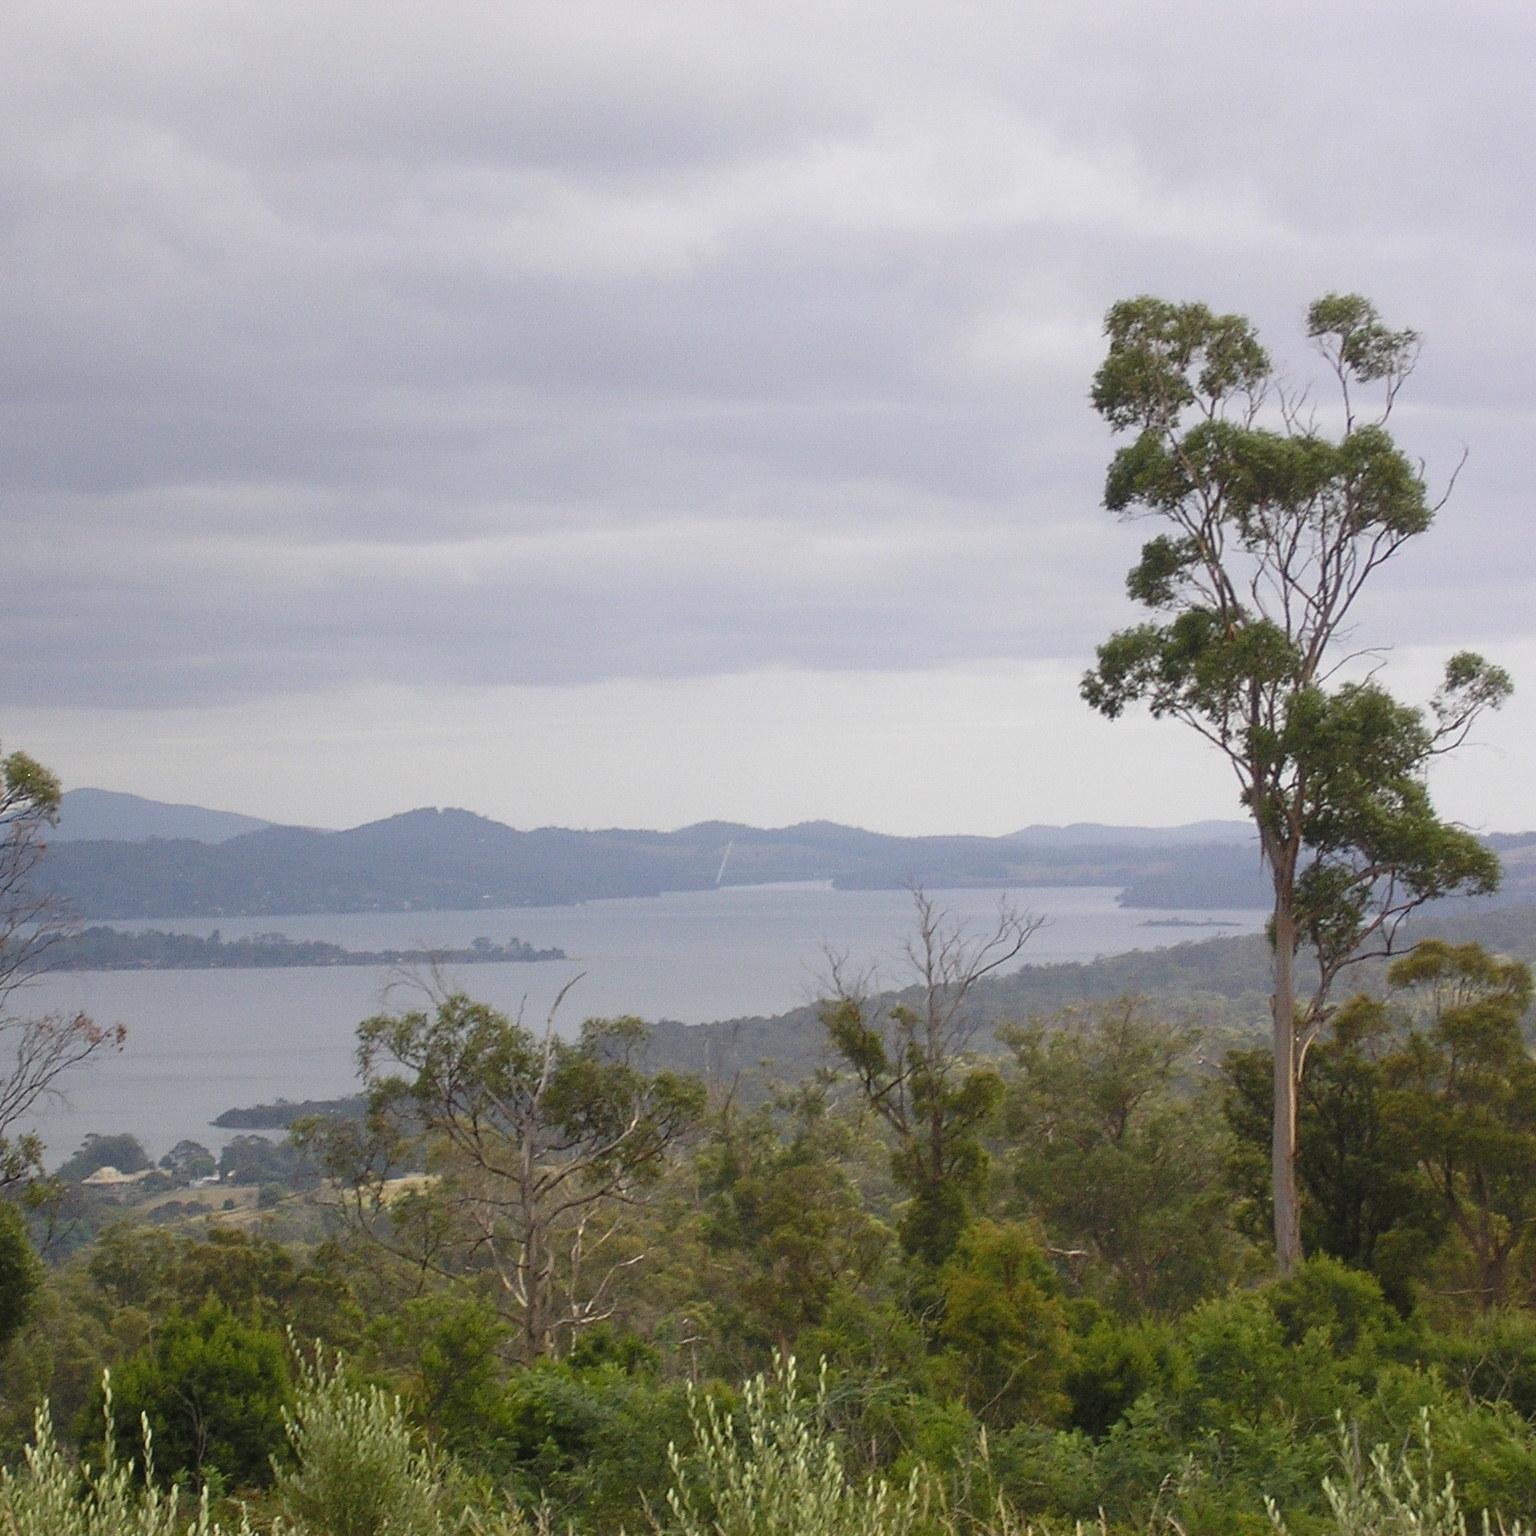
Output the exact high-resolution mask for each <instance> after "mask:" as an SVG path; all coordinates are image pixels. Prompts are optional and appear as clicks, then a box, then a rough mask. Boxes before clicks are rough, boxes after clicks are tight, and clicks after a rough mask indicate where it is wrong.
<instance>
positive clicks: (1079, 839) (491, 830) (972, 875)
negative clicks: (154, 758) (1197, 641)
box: [46, 792, 1536, 918]
mask: <svg viewBox="0 0 1536 1536" xmlns="http://www.w3.org/2000/svg"><path fill="white" fill-rule="evenodd" d="M77 793H78V792H77ZM148 803H149V804H153V802H148ZM173 809H176V810H179V811H180V810H188V809H190V810H195V809H196V808H195V807H192V808H186V807H176V808H173ZM208 814H210V815H220V814H223V813H208ZM1499 842H1501V843H1505V844H1508V847H1506V848H1505V849H1503V850H1501V851H1503V853H1504V857H1505V859H1506V862H1507V863H1508V865H1509V867H1510V871H1511V877H1512V878H1511V881H1510V885H1511V888H1512V892H1519V891H1522V890H1523V891H1526V892H1527V893H1530V892H1536V834H1530V835H1528V836H1526V837H1524V838H1501V839H1499ZM727 850H729V856H728V857H727ZM722 865H723V868H722ZM46 874H47V878H48V879H49V880H50V882H51V883H52V885H53V888H54V889H55V891H56V892H57V894H58V895H59V896H61V897H62V898H63V899H64V900H65V901H66V902H67V903H68V904H69V906H70V907H71V909H72V910H73V911H75V912H76V913H77V914H78V915H79V916H81V917H83V918H105V917H118V918H162V917H197V916H210V917H219V916H230V915H238V914H249V915H253V916H276V915H280V914H292V913H305V912H366V911H419V910H434V909H436V910H443V909H457V910H465V909H474V908H483V907H503V906H555V905H561V904H565V903H570V902H577V901H587V900H594V899H598V898H602V897H615V896H654V895H659V894H661V893H663V892H666V891H685V890H705V889H708V888H710V887H711V886H713V885H715V884H716V883H717V881H719V882H720V883H723V884H726V885H740V884H756V883H761V882H766V881H799V880H807V881H821V880H826V881H831V882H833V883H834V884H836V885H838V886H841V887H844V888H848V889H896V888H901V887H903V886H907V885H912V884H923V885H927V886H930V887H934V888H942V887H946V886H950V887H954V886H1026V885H1115V886H1122V887H1124V888H1125V889H1126V895H1125V898H1124V899H1125V900H1126V902H1127V904H1128V905H1133V906H1165V907H1172V908H1185V909H1189V910H1194V909H1198V908H1214V907H1242V906H1261V905H1263V904H1264V901H1265V896H1266V891H1265V882H1264V880H1263V877H1262V873H1261V871H1260V869H1259V862H1258V856H1257V850H1256V848H1255V847H1254V845H1253V842H1252V838H1251V836H1250V835H1249V833H1248V830H1247V828H1246V826H1245V825H1244V824H1243V823H1241V822H1200V823H1196V824H1195V825H1193V826H1191V827H1187V828H1140V827H1107V826H1100V825H1097V824H1085V825H1082V826H1079V827H1066V828H1060V827H1029V828H1026V829H1024V830H1022V831H1020V832H1016V833H1011V834H1008V835H1005V836H1002V837H975V836H934V837H894V836H889V835H886V834H884V833H878V832H869V831H865V830H863V829H861V828H858V827H845V826H841V825H838V824H837V823H835V822H826V821H814V822H803V823H800V824H797V825H795V826H789V827H777V828H763V827H750V826H745V825H742V824H739V823H735V822H723V821H710V822H700V823H697V824H696V825H693V826H689V827H683V828H680V829H678V830H677V831H673V832H659V831H647V830H643V829H631V828H607V829H601V830H595V831H594V830H574V829H570V828H562V827H540V828H535V829H532V830H526V831H524V830H519V829H517V828H514V827H509V826H506V825H504V824H503V823H501V822H497V821H492V820H490V819H489V818H487V817H484V816H479V815H476V814H474V813H473V812H471V811H465V810H454V809H447V810H438V809H420V810H413V811H406V812H404V813H402V814H401V815H398V816H390V817H387V818H385V819H384V820H382V821H373V822H367V823H365V824H363V825H362V826H357V827H351V828H349V829H347V830H345V831H341V832H323V831H316V830H313V829H308V828H301V827H280V826H268V825H260V826H258V827H257V828H255V829H254V830H249V831H244V832H242V833H240V834H239V835H237V836H233V837H227V838H225V839H223V840H221V841H213V840H198V839H194V838H192V837H189V836H182V837H176V838H165V837H151V838H149V839H148V840H135V841H130V840H126V839H123V838H116V839H93V840H83V841H81V840H77V841H70V840H67V839H66V840H64V841H62V842H59V843H56V845H55V846H54V847H53V848H52V849H51V850H50V853H49V857H48V859H47V861H46Z"/></svg>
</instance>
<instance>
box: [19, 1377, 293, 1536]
mask: <svg viewBox="0 0 1536 1536" xmlns="http://www.w3.org/2000/svg"><path fill="white" fill-rule="evenodd" d="M102 1403H103V1414H104V1417H105V1420H106V1425H107V1434H106V1441H105V1446H104V1453H103V1458H102V1465H101V1467H100V1469H99V1470H97V1469H95V1468H93V1467H91V1466H90V1465H86V1466H84V1467H79V1468H77V1467H75V1466H73V1465H72V1464H71V1463H70V1462H69V1461H67V1460H66V1459H65V1457H64V1454H63V1452H62V1451H61V1450H60V1449H59V1443H58V1440H57V1438H56V1437H55V1435H54V1432H53V1420H52V1419H51V1418H50V1416H49V1413H48V1409H47V1407H46V1405H45V1406H44V1407H42V1408H40V1409H39V1410H38V1414H37V1419H36V1421H35V1424H34V1430H33V1439H32V1444H31V1445H30V1446H28V1448H27V1450H26V1454H25V1457H24V1459H23V1461H22V1464H21V1466H20V1467H17V1468H15V1469H11V1468H6V1469H4V1470H0V1532H4V1533H5V1536H226V1533H225V1531H224V1530H223V1528H221V1527H220V1526H219V1525H217V1524H216V1523H215V1522H214V1521H213V1520H212V1518H211V1517H210V1515H209V1512H208V1493H207V1489H206V1487H205V1488H204V1490H203V1496H202V1498H201V1500H200V1501H199V1502H198V1504H197V1505H196V1506H195V1507H194V1508H193V1509H191V1510H189V1509H188V1508H187V1507H186V1506H185V1505H184V1504H183V1502H182V1499H181V1490H180V1489H179V1488H174V1487H173V1488H172V1489H171V1490H170V1491H169V1492H168V1493H167V1492H165V1491H163V1490H162V1489H160V1488H159V1487H157V1486H156V1483H155V1476H154V1446H153V1440H152V1437H151V1432H150V1428H149V1425H148V1423H147V1422H146V1423H144V1424H143V1426H142V1427H143V1435H144V1462H143V1475H142V1476H141V1475H140V1472H139V1470H138V1469H137V1468H135V1466H134V1463H133V1462H132V1461H122V1460H120V1459H119V1458H118V1455H117V1452H116V1448H115V1446H114V1442H113V1436H112V1394H111V1391H110V1389H109V1388H106V1387H104V1388H103V1393H102ZM146 1484H147V1486H146ZM228 1536H251V1529H250V1526H249V1524H248V1523H247V1522H246V1520H245V1517H244V1516H243V1515H242V1516H241V1520H240V1525H239V1527H238V1529H237V1530H234V1531H230V1532H228ZM273 1536H279V1533H278V1532H274V1533H273Z"/></svg>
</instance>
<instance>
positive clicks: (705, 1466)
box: [667, 1357, 923, 1536]
mask: <svg viewBox="0 0 1536 1536" xmlns="http://www.w3.org/2000/svg"><path fill="white" fill-rule="evenodd" d="M826 1392H827V1388H826V1372H825V1369H823V1371H822V1374H821V1376H820V1378H819V1379H818V1382H817V1388H816V1395H815V1396H814V1397H813V1398H811V1399H810V1400H809V1401H807V1400H806V1398H805V1397H804V1396H803V1395H802V1393H801V1391H800V1386H799V1380H798V1377H797V1375H796V1372H795V1362H794V1359H793V1357H790V1358H787V1359H781V1361H780V1363H779V1365H778V1368H777V1371H776V1374H775V1379H774V1381H773V1382H772V1383H770V1382H769V1381H768V1380H767V1378H766V1377H764V1376H761V1375H760V1376H756V1377H754V1378H753V1379H752V1380H751V1381H749V1382H748V1383H747V1385H746V1387H745V1389H744V1391H743V1401H742V1409H741V1418H740V1422H739V1423H737V1422H734V1421H733V1420H731V1419H730V1418H729V1417H727V1416H726V1415H725V1414H724V1413H722V1411H721V1410H720V1407H719V1405H718V1404H717V1403H715V1402H714V1401H713V1400H705V1401H704V1403H703V1406H702V1409H701V1408H700V1407H699V1403H698V1400H697V1399H694V1400H693V1412H692V1421H693V1433H694V1442H695V1446H694V1455H693V1459H692V1461H691V1463H690V1462H688V1461H685V1460H684V1458H683V1457H682V1456H681V1455H680V1454H679V1453H678V1451H677V1449H676V1447H675V1446H674V1447H671V1448H669V1452H668V1460H669V1461H670V1463H671V1467H672V1487H671V1489H670V1490H669V1491H668V1494H667V1505H668V1507H669V1508H670V1510H671V1512H672V1527H671V1530H672V1532H673V1533H674V1536H908V1533H910V1532H913V1531H914V1530H915V1529H916V1528H917V1525H918V1522H919V1520H920V1518H921V1516H922V1513H923V1498H922V1493H921V1487H920V1483H919V1478H918V1475H917V1474H916V1473H914V1474H913V1476H912V1478H911V1480H910V1481H909V1482H908V1484H907V1486H906V1488H905V1489H903V1490H899V1491H898V1490H893V1489H892V1488H891V1486H890V1485H889V1484H888V1483H886V1482H885V1481H884V1480H881V1479H874V1478H872V1479H870V1480H869V1481H868V1482H865V1483H862V1484H860V1483H853V1482H850V1481H849V1479H848V1478H847V1476H846V1475H845V1473H844V1471H843V1459H842V1455H841V1453H840V1452H839V1450H838V1447H837V1443H836V1441H835V1440H833V1438H832V1437H831V1435H830V1434H828V1432H827V1430H826V1427H825V1426H826Z"/></svg>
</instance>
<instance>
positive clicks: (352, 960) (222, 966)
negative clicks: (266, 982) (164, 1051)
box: [48, 926, 569, 971]
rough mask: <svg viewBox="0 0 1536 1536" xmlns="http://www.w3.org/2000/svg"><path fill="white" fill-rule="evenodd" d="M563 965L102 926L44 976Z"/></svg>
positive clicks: (520, 956)
mask: <svg viewBox="0 0 1536 1536" xmlns="http://www.w3.org/2000/svg"><path fill="white" fill-rule="evenodd" d="M568 958H569V956H568V955H567V954H566V953H565V951H564V950H563V949H535V948H534V946H533V945H531V944H526V943H524V942H523V940H522V939H518V938H510V939H508V940H507V941H506V942H505V943H504V944H497V943H494V942H493V941H492V940H490V939H486V938H478V939H475V940H474V941H473V942H472V943H471V944H470V945H469V947H468V948H466V949H344V948H343V947H342V946H341V945H340V944H328V943H326V942H325V941H324V940H322V939H290V938H289V937H288V936H287V935H286V934H282V933H258V934H254V935H252V936H251V937H250V938H244V939H225V938H224V937H223V936H222V935H221V934H220V933H219V932H218V930H217V929H215V930H214V931H213V932H212V933H211V934H209V935H207V937H203V936H202V935H200V934H195V933H167V932H165V931H164V930H162V929H159V928H146V929H144V930H143V931H142V932H137V933H130V932H127V931H125V930H124V929H121V928H108V927H105V926H102V927H95V928H86V929H84V930H83V931H81V932H80V933H75V934H70V935H69V936H68V937H67V938H62V939H60V940H59V941H58V942H57V943H56V944H54V945H52V946H51V947H50V949H49V953H48V969H50V970H55V971H204V970H254V969H261V968H269V967H271V968H275V967H283V966H313V965H491V964H501V963H506V962H509V961H511V962H516V963H523V962H527V961H535V960H566V959H568Z"/></svg>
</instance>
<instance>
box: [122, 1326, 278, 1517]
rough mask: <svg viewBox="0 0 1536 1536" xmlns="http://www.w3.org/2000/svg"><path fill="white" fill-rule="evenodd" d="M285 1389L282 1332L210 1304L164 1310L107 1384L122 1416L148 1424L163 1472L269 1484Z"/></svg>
mask: <svg viewBox="0 0 1536 1536" xmlns="http://www.w3.org/2000/svg"><path fill="white" fill-rule="evenodd" d="M289 1396H290V1388H289V1375H288V1358H287V1353H286V1351H285V1349H284V1345H283V1340H282V1338H281V1336H280V1335H278V1334H275V1333H272V1332H270V1331H267V1330H264V1329H261V1328H256V1327H252V1326H251V1325H250V1324H247V1323H242V1322H241V1321H240V1320H239V1319H238V1318H236V1317H234V1316H233V1315H232V1314H231V1313H230V1312H229V1311H228V1310H227V1309H226V1308H225V1307H223V1306H222V1305H220V1304H219V1303H217V1302H208V1303H206V1304H205V1305H204V1306H202V1307H201V1308H199V1309H198V1311H196V1312H195V1313H192V1314H190V1315H187V1314H178V1315H173V1316H172V1317H171V1318H170V1319H169V1320H168V1321H167V1322H166V1323H165V1324H164V1326H163V1327H162V1328H161V1330H160V1333H159V1336H158V1337H157V1338H156V1339H155V1341H154V1343H153V1344H152V1345H150V1346H148V1347H147V1348H145V1349H143V1350H141V1351H140V1352H139V1353H137V1354H135V1355H133V1356H132V1357H131V1358H130V1359H128V1360H127V1361H125V1362H124V1363H123V1365H122V1366H121V1367H120V1368H119V1370H118V1371H117V1373H116V1378H115V1382H114V1386H113V1401H114V1403H115V1406H116V1410H117V1412H118V1414H119V1415H120V1416H121V1417H122V1419H124V1420H125V1421H126V1422H128V1423H134V1422H137V1420H138V1419H139V1418H141V1417H142V1418H143V1419H144V1420H145V1422H146V1423H147V1424H148V1425H149V1427H150V1430H151V1432H152V1433H153V1435H154V1440H155V1445H156V1448H157V1450H156V1455H157V1464H158V1467H159V1470H160V1471H161V1472H162V1473H164V1474H166V1475H167V1476H171V1477H174V1476H175V1475H177V1474H179V1473H183V1472H185V1473H187V1474H189V1475H190V1476H192V1477H193V1478H194V1479H195V1480H197V1481H198V1482H207V1481H208V1480H209V1479H210V1478H212V1477H213V1476H214V1475H215V1473H217V1474H218V1476H219V1477H220V1478H222V1479H224V1480H226V1481H228V1482H230V1483H232V1484H234V1485H235V1486H239V1487H260V1486H263V1485H265V1484H266V1483H267V1482H269V1481H270V1479H271V1476H272V1457H273V1455H274V1453H275V1452H276V1451H277V1450H278V1449H279V1447H280V1446H281V1445H282V1443H283V1412H284V1409H285V1408H286V1407H287V1405H288V1401H289Z"/></svg>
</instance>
